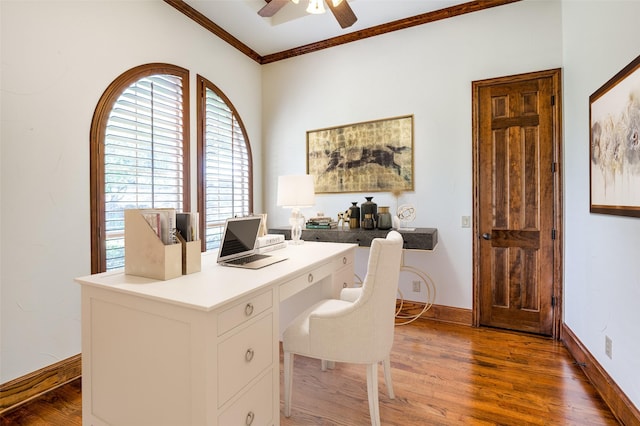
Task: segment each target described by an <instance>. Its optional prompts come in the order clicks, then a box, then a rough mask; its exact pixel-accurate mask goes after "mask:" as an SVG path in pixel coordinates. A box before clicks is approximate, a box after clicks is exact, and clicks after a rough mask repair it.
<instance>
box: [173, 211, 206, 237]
mask: <svg viewBox="0 0 640 426" xmlns="http://www.w3.org/2000/svg"><path fill="white" fill-rule="evenodd" d="M198 224H199V215H198V213H197V212H195V213H191V212H187V213H176V228H177V230H178V232H179V233H180V235H181V236H182V238H184V240H185V241H186V242H191V241H198V240H199V239H200V236H199V235H198V234H199V232H198Z"/></svg>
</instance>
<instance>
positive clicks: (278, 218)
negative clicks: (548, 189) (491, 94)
mask: <svg viewBox="0 0 640 426" xmlns="http://www.w3.org/2000/svg"><path fill="white" fill-rule="evenodd" d="M560 12H561V7H560V3H559V2H558V1H526V2H522V3H516V4H511V5H507V6H501V7H498V8H494V9H490V10H486V11H482V12H478V13H472V14H468V15H464V16H459V17H456V18H452V19H447V20H445V21H439V22H435V23H430V24H427V25H423V26H419V27H415V28H410V29H406V30H402V31H398V32H394V33H390V34H386V35H383V36H378V37H375V38H370V39H366V40H362V41H358V42H355V43H351V44H348V45H344V46H340V47H335V48H332V49H328V50H324V51H320V52H317V53H313V54H309V55H304V56H301V57H297V58H292V59H288V60H285V61H281V62H277V63H273V64H269V65H266V66H264V73H263V88H264V89H263V90H264V95H263V96H264V99H263V101H264V104H263V114H264V118H263V125H264V127H263V140H264V143H265V153H264V154H265V156H264V161H265V162H264V165H263V166H264V170H265V176H264V177H265V185H266V191H265V203H266V207H267V211H268V214H269V223H270V225H271V226H284V225H286V224H287V217H288V214H289V212H288V211H285V210H284V209H282V208H278V207H276V206H275V203H274V202H273V200H275V196H276V185H275V183H276V181H277V177H278V175H280V174H289V173H305V172H306V162H305V161H306V160H305V155H306V131H307V130H313V129H320V128H325V127H333V126H337V125H341V124H348V123H355V122H360V121H368V120H374V119H379V118H386V117H394V116H399V115H405V114H413V115H414V125H415V138H414V149H415V152H414V156H415V157H414V159H415V192H412V193H405V194H404V195H403V196H402V198H401V202H410V203H413V204H415V206H416V207H417V214H418V217H417V219H416V221H415V222H414V224H415V225H416V226H419V227H434V228H438V238H439V245H438V247H437V249H436V251H435V252H433V253H424V252H412V253H409V254H408V255H407V256H406V258H405V263H407V264H409V265H412V266H417V267H419V268H420V269H423V270H425V271H427V272H428V274H429V275H430V276H431V277H432V278H433V280H434V281H435V283H436V288H437V298H436V300H435V303H437V304H441V305H446V306H455V307H460V308H467V309H470V308H471V306H472V259H471V255H472V238H473V236H472V233H471V229H470V228H461V216H463V215H468V216H470V215H471V214H472V183H473V182H472V179H473V177H472V156H471V148H472V139H471V135H472V129H471V124H472V123H471V83H472V81H474V80H480V79H486V78H493V77H499V76H505V75H512V74H518V73H524V72H530V71H539V70H545V69H550V68H558V67H561V65H562V63H561V61H562V49H561V40H562V38H561V37H562V33H561V13H560ZM367 195H372V196H374V201H376V202H377V203H378V205H391V206H395V204H396V203H395V201H394V199H393V197H392V196H391V195H390V194H389V193H373V194H330V195H319V196H317V197H316V202H317V205H316V209H310V210H308V211H307V213H308V214H313V212H314V211H316V210H320V211H323V212H324V213H325V214H329V215H332V216H333V215H335V214H336V213H337V212H338V211H343V210H345V209H346V208H347V207H349V206H350V205H351V202H352V201H358V203H359V204H360V203H361V202H364V201H365V199H364V197H365V196H367ZM412 279H415V277H413V276H411V275H407V276H406V280H403V281H404V282H402V283H401V289H402V290H403V293H404V295H405V297H406V298H408V299H410V300H423V299H422V298H423V296H424V294H423V295H419V294H416V293H412V290H411V286H410V281H411V280H412Z"/></svg>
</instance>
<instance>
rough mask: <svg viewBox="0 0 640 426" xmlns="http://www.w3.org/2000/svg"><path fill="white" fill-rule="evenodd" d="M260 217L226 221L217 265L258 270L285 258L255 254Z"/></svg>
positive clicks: (236, 218) (235, 218)
mask: <svg viewBox="0 0 640 426" xmlns="http://www.w3.org/2000/svg"><path fill="white" fill-rule="evenodd" d="M261 221H262V218H261V217H260V216H248V217H234V218H231V219H227V221H226V223H225V225H224V233H223V234H222V242H221V244H220V250H218V264H219V265H224V266H234V267H236V268H247V269H260V268H264V267H265V266H268V265H272V264H274V263H277V262H282V261H283V260H286V259H287V258H286V257H280V256H273V255H268V254H260V253H256V249H255V246H256V240H257V239H258V232H259V231H260V223H261Z"/></svg>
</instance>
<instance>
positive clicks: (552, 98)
mask: <svg viewBox="0 0 640 426" xmlns="http://www.w3.org/2000/svg"><path fill="white" fill-rule="evenodd" d="M555 104H556V96H555V95H551V106H554V105H555Z"/></svg>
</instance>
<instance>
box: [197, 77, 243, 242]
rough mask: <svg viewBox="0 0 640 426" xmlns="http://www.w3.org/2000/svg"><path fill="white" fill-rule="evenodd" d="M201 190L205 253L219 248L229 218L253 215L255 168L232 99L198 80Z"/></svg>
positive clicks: (199, 182)
mask: <svg viewBox="0 0 640 426" xmlns="http://www.w3.org/2000/svg"><path fill="white" fill-rule="evenodd" d="M198 100H199V102H198V153H199V154H198V162H199V163H198V171H199V173H198V188H199V191H201V192H200V193H199V205H198V210H199V211H200V217H201V229H204V230H205V232H204V233H203V243H204V244H205V247H204V249H205V250H212V249H215V248H217V247H219V245H220V238H221V236H222V231H223V229H224V223H225V220H226V219H227V218H230V217H234V216H245V215H248V214H250V213H252V212H253V183H252V182H253V177H252V176H253V171H252V170H253V165H252V158H251V146H250V144H249V138H248V137H247V132H246V130H245V127H244V124H243V123H242V120H241V118H240V115H239V114H238V112H237V110H236V108H235V107H234V106H233V104H232V103H231V101H230V100H229V98H227V96H225V94H224V93H223V92H222V91H221V90H220V89H219V88H218V87H217V86H216V85H214V84H213V83H211V82H210V81H209V80H207V79H205V78H204V77H202V76H200V75H199V76H198Z"/></svg>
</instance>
